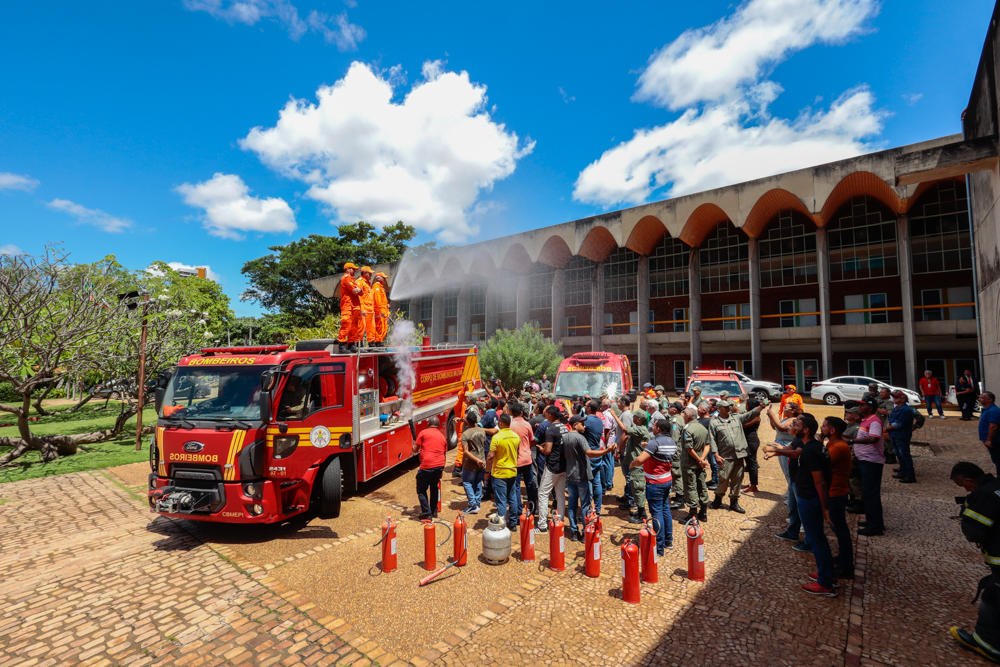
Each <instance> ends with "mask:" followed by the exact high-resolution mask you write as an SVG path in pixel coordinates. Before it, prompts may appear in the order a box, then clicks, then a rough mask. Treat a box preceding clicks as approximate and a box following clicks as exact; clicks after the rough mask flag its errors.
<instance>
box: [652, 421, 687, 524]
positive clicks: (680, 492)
mask: <svg viewBox="0 0 1000 667" xmlns="http://www.w3.org/2000/svg"><path fill="white" fill-rule="evenodd" d="M683 410H684V406H683V405H681V402H680V401H674V402H673V403H669V404H668V406H667V421H669V422H670V433H669V435H670V437H671V439H673V441H674V442H675V443H677V447H676V449H675V451H674V460H673V461H672V463H673V465H674V467H675V469H676V470H678V471H680V469H681V457H682V456H683V454H684V450H683V448H682V447H681V444H682V442H683V433H684V418H683V417H681V412H683ZM654 423H655V422H654ZM672 490H673V493H674V500H673V502H671V503H670V509H672V510H676V509H680V508H682V507H683V506H684V475H683V474H678V475H674V482H673V489H672Z"/></svg>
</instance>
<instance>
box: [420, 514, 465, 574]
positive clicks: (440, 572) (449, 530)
mask: <svg viewBox="0 0 1000 667" xmlns="http://www.w3.org/2000/svg"><path fill="white" fill-rule="evenodd" d="M435 523H440V524H443V525H445V526H448V524H446V523H444V522H443V521H437V522H435ZM450 539H451V526H448V540H450ZM448 540H445V541H444V542H442V543H441V544H439V545H438V546H439V547H440V546H441V545H443V544H444V543H445V542H447V541H448ZM467 548H468V545H467V544H466V542H465V541H463V543H462V554H461V555H460V556H459V557H458V558H456V559H454V560H453V561H451V562H450V563H448V564H447V565H445V566H444V567H442V568H438V569H437V570H434V571H433V572H431V573H430V574H428V575H427V576H426V577H424V578H423V579H421V580H420V582H419V584H418V585H419V586H426V585H427V584H429V583H431V582H432V581H434V579H436V578H437V577H439V576H441V575H442V574H444V573H445V572H447V571H448V569H449V568H452V567H455V565H457V564H458V562H459V561H460V560H462V559H463V558H465V552H466V550H467Z"/></svg>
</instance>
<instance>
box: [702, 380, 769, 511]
mask: <svg viewBox="0 0 1000 667" xmlns="http://www.w3.org/2000/svg"><path fill="white" fill-rule="evenodd" d="M766 403H767V401H765V402H764V404H766ZM715 407H717V408H718V409H719V416H718V417H716V418H715V419H713V420H712V423H711V425H710V426H709V428H708V440H709V443H710V444H711V446H712V454H714V455H715V457H716V459H715V460H716V461H717V462H718V463H719V464H720V465H722V471H721V472H720V473H719V486H718V487H717V488H716V491H715V500H714V501H713V502H712V509H714V510H717V509H719V508H720V507H722V496H724V495H725V494H726V490H727V489H728V490H729V509H730V510H732V511H733V512H739V513H740V514H746V512H747V511H746V510H745V509H743V508H742V507H740V501H739V498H740V491H741V490H742V488H743V471H744V467H745V463H746V457H747V453H748V449H749V446H748V445H747V437H746V434H745V433H744V432H743V424H745V423H746V422H748V421H750V420H751V419H753V418H754V417H755V416H757V415H758V414H759V413H760V409H761V407H762V405H758V406H757V407H756V408H754V409H753V410H750V411H749V412H740V413H736V414H732V409H733V407H734V406H733V404H732V403H731V402H730V401H727V400H725V399H722V400H719V401H718V402H717V403H716V404H715Z"/></svg>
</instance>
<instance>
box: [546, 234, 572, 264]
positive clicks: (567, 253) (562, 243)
mask: <svg viewBox="0 0 1000 667" xmlns="http://www.w3.org/2000/svg"><path fill="white" fill-rule="evenodd" d="M572 256H573V251H572V250H570V249H569V244H567V243H566V239H564V238H563V237H562V236H559V235H553V236H550V237H549V238H547V239H546V240H545V243H544V244H543V245H542V249H541V250H540V251H539V252H538V261H539V262H541V263H542V264H548V265H549V266H554V267H556V268H557V269H561V268H563V267H565V266H566V264H567V263H568V262H569V260H570V258H571V257H572Z"/></svg>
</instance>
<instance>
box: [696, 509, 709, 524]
mask: <svg viewBox="0 0 1000 667" xmlns="http://www.w3.org/2000/svg"><path fill="white" fill-rule="evenodd" d="M698 521H701V522H702V523H705V522H706V521H708V505H702V506H701V509H700V510H698Z"/></svg>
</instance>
